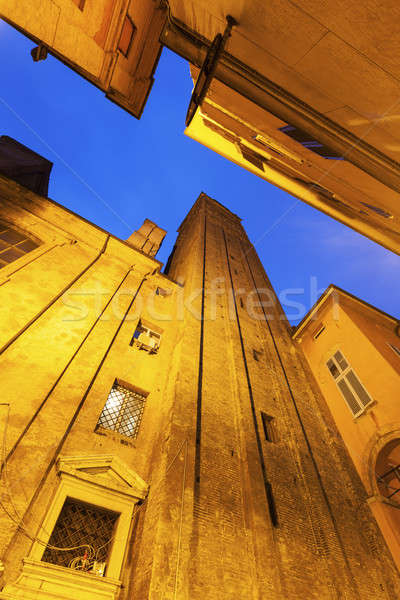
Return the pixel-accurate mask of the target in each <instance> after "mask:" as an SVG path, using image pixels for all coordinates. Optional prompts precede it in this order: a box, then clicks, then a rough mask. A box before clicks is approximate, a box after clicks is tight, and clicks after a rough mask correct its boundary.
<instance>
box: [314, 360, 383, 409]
mask: <svg viewBox="0 0 400 600" xmlns="http://www.w3.org/2000/svg"><path fill="white" fill-rule="evenodd" d="M326 365H327V367H328V369H329V372H330V374H331V375H332V377H333V379H334V380H335V382H336V385H337V386H338V388H339V390H340V392H341V394H342V396H343V398H344V399H345V401H346V403H347V406H348V407H349V409H350V410H351V412H352V414H353V416H355V417H356V416H358V415H360V414H361V413H363V412H364V410H365V408H366V407H367V406H368V405H369V404H371V402H372V401H373V400H372V398H371V396H370V395H369V394H368V392H367V391H366V389H365V388H364V386H363V385H362V383H361V381H360V380H359V379H358V377H357V375H356V374H355V373H354V371H353V369H352V368H351V367H350V365H349V363H348V362H347V360H346V359H345V358H344V356H343V354H342V353H341V352H340V351H339V350H338V351H337V352H335V354H334V355H333V356H332V358H330V359H329V360H328V362H327V363H326Z"/></svg>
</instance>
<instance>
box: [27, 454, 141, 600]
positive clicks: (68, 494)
mask: <svg viewBox="0 0 400 600" xmlns="http://www.w3.org/2000/svg"><path fill="white" fill-rule="evenodd" d="M56 467H57V475H58V476H59V479H60V483H59V485H58V487H57V490H56V491H55V494H54V496H53V498H52V500H51V504H50V506H49V508H48V510H47V512H46V515H45V517H44V519H43V521H42V525H41V527H40V529H39V531H38V534H37V536H36V539H35V541H34V543H33V545H32V547H31V551H30V553H29V556H28V558H27V559H26V560H24V569H26V568H27V569H28V570H29V572H31V571H32V570H36V571H37V576H38V577H40V578H41V579H46V580H47V579H49V580H51V582H54V581H56V580H59V579H62V580H63V581H65V577H67V576H69V577H72V578H73V580H74V582H75V584H76V586H80V585H82V586H87V585H88V583H89V585H91V586H93V588H96V587H97V588H99V587H100V588H107V589H111V590H112V592H113V593H114V597H116V595H117V593H118V591H119V589H120V588H121V581H120V579H119V578H120V575H121V571H122V566H123V563H124V559H125V554H126V549H127V547H128V541H129V535H130V533H131V524H132V517H133V514H134V510H135V506H136V505H137V504H138V503H139V502H141V501H143V500H144V499H145V498H146V496H147V493H148V489H149V488H148V485H147V484H146V483H145V482H144V481H143V480H142V479H141V478H140V477H139V476H138V475H137V474H136V473H135V472H134V471H132V470H131V469H130V468H129V467H128V466H127V465H126V464H125V463H124V462H123V461H122V460H120V459H119V458H118V457H116V456H113V455H93V456H90V455H89V456H82V457H77V456H72V457H60V458H59V459H58V461H57V465H56ZM108 471H112V472H114V473H115V474H116V475H117V476H118V477H116V478H115V479H114V477H107V478H105V477H104V476H103V477H102V473H103V472H108ZM117 480H118V482H117ZM114 481H115V484H114ZM67 498H73V499H75V500H78V501H81V502H84V503H87V504H91V505H94V506H98V507H99V508H103V509H105V510H110V511H111V512H114V513H118V514H119V517H118V518H117V521H116V524H115V530H114V535H113V541H112V544H111V547H110V550H109V555H108V561H107V566H106V574H105V576H100V575H93V574H86V573H82V572H80V571H75V570H74V569H71V568H69V567H62V566H59V565H54V564H52V563H47V562H44V561H42V557H43V555H44V552H45V549H46V547H47V545H48V542H49V539H50V536H51V535H52V532H53V529H54V527H55V525H56V523H57V520H58V517H59V515H60V513H61V510H62V508H63V506H64V503H65V500H66V499H67ZM39 540H40V541H39ZM87 578H89V579H87ZM91 582H92V583H91ZM72 591H73V592H74V593H76V591H77V590H76V589H75V591H74V590H72ZM40 597H41V596H40V594H38V598H40ZM73 597H76V596H73ZM85 597H86V596H85ZM88 597H89V596H88ZM95 597H98V596H95ZM99 597H100V596H99ZM101 597H102V596H101Z"/></svg>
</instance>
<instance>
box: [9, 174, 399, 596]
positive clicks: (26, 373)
mask: <svg viewBox="0 0 400 600" xmlns="http://www.w3.org/2000/svg"><path fill="white" fill-rule="evenodd" d="M0 199H1V204H0V221H1V224H2V233H1V234H0V239H1V240H2V241H3V242H4V243H7V244H8V245H9V248H8V249H7V251H8V252H9V254H8V255H7V256H6V258H5V259H4V260H3V263H6V264H4V266H3V267H2V268H1V271H0V273H1V280H0V284H1V285H0V295H1V302H0V308H1V317H0V318H1V323H2V327H1V348H0V360H1V363H0V364H1V368H0V389H1V392H2V395H1V406H0V409H1V411H2V419H1V422H2V436H3V440H4V444H3V458H2V484H3V485H2V491H1V506H0V521H1V524H0V545H1V556H2V562H3V572H2V579H1V591H0V598H2V599H4V600H6V599H7V600H16V599H17V598H24V599H26V600H33V599H35V600H44V599H46V600H50V599H53V600H54V599H55V598H59V599H60V600H67V599H70V600H72V599H76V598H79V600H81V599H82V600H84V599H89V600H94V599H96V600H98V599H99V598H101V599H107V600H112V599H118V600H128V599H129V600H135V599H136V600H145V599H150V598H151V599H153V600H159V599H165V600H167V599H169V600H177V599H179V600H184V599H187V600H204V599H207V600H214V599H215V600H216V599H217V598H218V600H219V599H221V598H223V599H224V600H234V599H235V600H237V599H238V598H241V599H243V600H248V599H250V598H252V599H254V600H255V599H260V600H261V599H267V598H268V599H269V600H271V599H273V600H278V599H279V600H283V599H285V600H286V599H289V600H294V599H297V598H308V599H310V600H311V599H315V600H339V598H340V599H346V600H395V599H396V598H397V597H398V594H397V591H396V590H398V589H399V581H400V580H399V574H398V572H397V570H396V568H395V566H394V564H393V562H392V559H391V556H390V553H389V552H388V550H387V548H386V546H385V543H384V541H383V538H382V537H381V534H380V532H379V529H378V528H377V526H376V524H375V522H374V519H373V517H372V514H371V512H370V509H369V507H368V505H367V503H366V493H365V491H364V488H363V486H362V484H361V481H360V479H359V477H358V475H357V473H356V471H355V469H354V467H353V465H352V463H351V461H350V459H349V457H348V455H347V453H346V451H345V448H344V445H343V442H342V440H341V438H340V436H339V434H338V431H337V428H336V426H335V423H334V421H333V419H332V417H331V415H330V413H329V411H328V409H326V408H325V407H324V404H323V402H321V398H320V392H319V390H318V387H317V385H316V384H315V383H314V380H313V377H312V375H311V372H310V370H309V368H308V366H307V363H306V361H305V360H304V358H303V356H302V354H301V350H300V349H299V348H298V347H297V345H296V344H294V343H293V342H292V339H291V336H290V328H289V325H288V323H287V321H286V318H285V316H284V313H283V311H282V309H281V307H280V305H279V303H278V301H277V298H276V296H275V294H274V292H273V289H272V286H271V284H270V283H269V281H268V278H267V276H266V274H265V272H264V269H263V267H262V265H261V263H260V261H259V259H258V257H257V254H256V252H255V250H254V248H253V246H252V245H251V243H250V241H249V240H248V238H247V236H246V233H245V231H244V229H243V227H242V225H241V221H240V219H239V218H238V217H237V216H236V215H234V214H233V213H231V212H230V211H229V210H228V209H227V208H225V207H224V206H222V205H221V204H219V203H218V202H217V201H215V200H213V199H211V198H209V197H208V196H207V195H206V194H204V193H202V194H200V196H199V198H198V199H197V201H196V202H195V204H194V206H193V208H192V209H191V210H190V212H189V214H188V215H187V216H186V218H185V220H184V221H183V223H182V224H181V226H180V228H179V235H178V238H177V242H176V245H175V247H174V250H173V252H172V255H171V258H170V260H169V261H168V264H167V267H166V269H165V272H164V273H162V272H161V264H160V263H159V262H158V261H157V260H156V258H155V257H154V252H155V249H156V247H157V245H159V243H160V241H161V239H162V235H163V234H162V231H161V230H159V228H157V227H156V226H150V225H149V223H148V222H147V223H145V226H144V227H143V228H142V229H141V230H139V233H138V234H134V235H133V237H132V238H131V239H130V240H127V241H121V240H119V239H116V238H115V237H113V236H111V235H109V234H107V232H105V231H103V230H101V229H99V228H98V227H96V226H94V225H93V224H91V223H89V222H88V221H86V220H84V219H82V218H81V217H79V216H78V215H76V214H73V213H71V212H70V211H68V210H66V209H65V208H63V207H61V206H60V205H58V204H56V203H55V202H53V201H51V200H49V199H47V198H44V197H42V196H39V195H37V194H35V193H34V192H32V191H31V190H28V189H26V188H24V187H22V186H21V185H19V184H18V183H16V182H13V181H11V180H9V179H7V178H5V177H3V176H1V177H0ZM153 225H154V224H153ZM7 232H8V233H7ZM153 234H155V236H153ZM27 240H30V241H31V245H30V246H29V244H28V245H27V244H26V243H25V242H26V241H27ZM146 241H147V242H148V243H147V244H146ZM24 243H25V246H23V244H24ZM20 246H21V248H22V250H18V248H19V247H20ZM24 248H25V250H24ZM28 248H29V249H28ZM4 252H6V250H4ZM18 253H19V254H18ZM13 256H14V259H13V258H12V257H13ZM16 257H17V258H16ZM0 258H1V251H0ZM66 548H69V550H66Z"/></svg>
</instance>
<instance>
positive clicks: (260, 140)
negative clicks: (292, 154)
mask: <svg viewBox="0 0 400 600" xmlns="http://www.w3.org/2000/svg"><path fill="white" fill-rule="evenodd" d="M253 140H255V141H256V142H258V143H259V144H262V145H263V146H266V147H267V148H268V150H272V151H273V152H276V153H277V154H279V156H283V155H282V152H279V150H277V149H276V148H274V140H272V139H267V138H265V137H264V136H263V135H261V134H260V133H257V134H256V135H254V136H253Z"/></svg>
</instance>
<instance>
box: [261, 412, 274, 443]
mask: <svg viewBox="0 0 400 600" xmlns="http://www.w3.org/2000/svg"><path fill="white" fill-rule="evenodd" d="M261 421H262V424H263V429H264V436H265V439H266V441H267V442H276V441H277V436H276V431H275V425H274V417H271V415H267V413H265V412H263V411H261Z"/></svg>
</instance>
